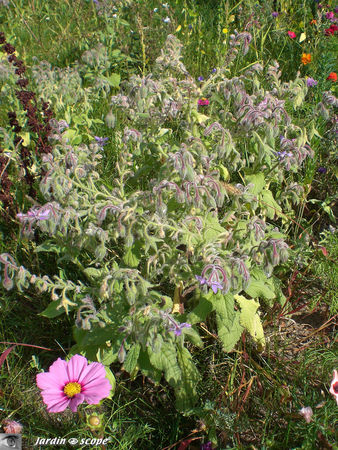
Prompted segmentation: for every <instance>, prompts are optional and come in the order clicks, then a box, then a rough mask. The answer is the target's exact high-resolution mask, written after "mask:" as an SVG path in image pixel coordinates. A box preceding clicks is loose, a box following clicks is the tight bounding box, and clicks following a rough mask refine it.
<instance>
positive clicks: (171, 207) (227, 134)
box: [0, 32, 312, 411]
mask: <svg viewBox="0 0 338 450" xmlns="http://www.w3.org/2000/svg"><path fill="white" fill-rule="evenodd" d="M230 39H231V43H230V51H229V54H228V55H227V58H226V62H225V65H224V66H223V67H221V68H219V69H217V70H216V71H213V73H212V75H211V76H210V78H209V79H207V80H206V81H204V82H203V83H199V82H198V81H196V80H194V79H193V78H192V76H190V74H189V73H188V72H187V70H186V68H185V66H184V64H183V62H182V58H181V47H182V46H181V44H180V42H179V41H178V40H177V39H176V38H175V37H174V36H171V35H170V36H168V39H167V42H166V45H165V47H164V49H163V50H162V52H161V55H160V57H159V58H158V59H157V62H156V66H155V70H154V73H152V74H149V75H148V76H146V77H143V78H142V77H139V76H135V75H133V76H132V77H131V78H130V79H129V81H127V82H124V83H122V91H121V93H120V94H118V95H116V96H114V97H112V99H111V107H112V111H111V112H110V114H113V115H114V117H115V119H116V123H117V124H118V123H120V122H121V121H122V120H124V122H125V123H127V126H126V127H125V128H124V130H123V131H115V132H114V136H113V139H114V144H115V149H116V152H117V163H116V171H115V173H114V174H113V175H112V179H111V186H108V185H107V183H103V182H102V181H101V177H100V161H101V159H102V153H103V152H104V149H103V145H101V144H102V143H103V141H102V142H101V141H99V137H97V139H96V141H95V142H94V143H92V144H90V145H85V144H80V145H76V144H73V145H71V144H70V142H69V141H68V140H67V139H66V137H65V135H64V134H65V133H66V132H64V131H62V127H58V126H56V125H57V124H55V123H53V130H54V131H53V132H54V134H53V137H54V141H53V142H54V143H53V153H51V154H46V155H43V157H42V158H43V170H44V174H45V175H44V177H43V179H42V181H41V183H40V191H41V195H42V196H43V198H44V199H45V203H44V204H43V205H42V206H41V205H35V206H33V207H32V208H31V209H29V210H28V211H27V212H26V213H20V214H19V215H18V219H19V220H20V221H21V222H22V224H23V234H24V235H26V236H27V238H28V239H32V240H33V239H34V233H35V231H36V230H39V235H40V239H41V236H43V243H42V244H41V245H39V246H37V247H36V248H35V251H36V252H54V253H56V255H57V257H58V259H57V264H58V267H59V268H60V269H62V268H64V270H60V276H55V277H54V278H50V277H49V276H48V275H43V276H42V275H35V274H32V273H30V272H29V271H28V270H27V269H26V268H25V267H23V266H20V265H19V264H17V263H16V261H14V259H13V258H12V257H11V256H10V255H9V254H2V255H0V263H1V264H2V265H3V268H4V278H3V284H4V286H5V288H6V289H10V288H12V286H13V282H15V284H16V286H17V288H18V289H19V290H22V289H25V288H28V287H29V286H30V285H34V286H35V287H36V288H37V289H38V290H39V291H40V292H48V293H49V294H50V296H51V299H52V302H51V303H50V305H49V306H48V307H47V309H46V310H45V311H44V312H43V313H42V314H43V315H44V316H46V317H49V318H51V319H52V318H54V317H56V316H58V315H60V314H62V313H63V312H66V313H67V314H74V315H75V324H76V325H75V327H74V338H75V341H76V344H75V345H74V347H73V348H72V350H71V354H76V353H81V354H83V355H85V356H86V357H87V358H88V359H90V360H92V361H94V360H96V361H99V362H101V363H103V364H105V365H109V364H111V363H112V362H114V361H117V360H118V361H120V362H121V363H123V367H124V369H125V370H126V371H128V372H129V373H130V374H131V376H132V377H135V376H136V375H137V373H138V372H139V371H141V372H142V373H143V374H144V375H145V376H147V377H150V378H151V379H152V380H154V381H155V382H159V381H160V379H161V377H162V374H163V373H164V376H165V378H166V380H167V382H168V383H169V384H170V385H171V386H172V387H173V388H174V391H175V394H176V399H177V408H178V409H180V410H182V411H183V410H187V409H189V408H191V407H192V406H193V404H194V403H195V401H196V398H197V391H196V387H197V383H198V381H199V379H200V375H199V372H198V370H197V368H196V366H195V364H194V361H193V357H192V354H191V352H190V351H189V349H192V348H193V347H192V346H191V345H190V343H192V344H193V345H195V346H199V347H202V345H203V342H202V337H203V336H201V333H203V329H205V327H206V326H208V327H209V329H210V331H212V332H215V331H217V334H218V337H219V339H220V341H221V342H222V344H223V348H224V350H225V351H231V350H232V349H233V348H234V346H235V345H236V343H237V342H238V340H239V338H240V336H241V334H242V332H243V331H244V330H247V331H248V332H249V333H250V335H251V336H252V338H253V340H254V341H255V342H256V343H257V344H258V346H259V347H263V346H264V334H263V328H262V324H261V319H260V315H259V313H258V308H259V305H260V300H263V301H265V302H267V303H268V304H272V303H274V302H275V301H282V300H283V294H282V292H281V288H280V281H279V280H278V279H277V278H276V277H275V276H274V275H273V269H274V267H275V266H276V265H278V264H280V263H283V262H285V261H286V260H287V257H288V245H287V243H286V242H285V240H284V239H285V236H284V234H283V232H282V231H281V230H282V228H281V226H283V220H284V213H283V210H282V207H283V205H284V204H285V203H286V204H289V203H292V202H294V201H297V200H298V199H299V195H301V193H302V187H301V186H298V184H297V182H296V181H297V180H296V179H295V178H294V177H295V176H296V173H297V171H298V170H299V168H300V167H301V165H302V163H303V161H304V159H305V158H306V157H307V156H309V155H311V154H312V150H311V148H310V147H309V145H308V140H307V135H306V131H305V129H302V128H299V127H298V126H296V125H295V124H293V123H292V118H291V117H290V115H292V109H291V108H290V109H291V112H290V111H288V112H287V111H286V104H285V103H286V99H289V98H299V96H300V97H302V98H303V96H304V95H305V94H306V91H307V86H306V81H305V80H304V79H299V78H297V79H296V80H294V81H293V82H290V83H288V84H286V83H281V82H280V73H279V71H278V66H277V64H276V65H274V66H271V67H269V68H267V70H265V69H264V68H263V67H262V66H261V65H260V64H258V63H256V64H253V65H251V66H250V67H249V69H247V70H246V71H244V72H243V71H242V72H243V73H242V75H240V76H237V75H236V74H235V75H234V76H231V67H232V63H233V62H234V61H235V60H236V59H237V62H238V63H240V62H241V61H240V59H241V58H242V56H243V54H244V55H245V54H246V53H247V52H248V50H249V44H250V41H251V35H250V34H249V33H247V32H244V33H236V34H234V35H232V36H231V37H230ZM239 50H241V51H239ZM246 65H247V64H246ZM266 79H267V80H268V83H269V84H270V88H269V89H270V90H265V89H264V87H263V83H265V84H266ZM297 96H298V97H297ZM201 99H203V101H202V102H201V101H199V100H201ZM206 100H208V101H206ZM295 105H296V107H297V102H295ZM277 221H278V222H277ZM277 223H279V227H280V228H281V229H279V228H278V227H277ZM69 261H71V262H72V264H73V266H74V265H75V266H76V268H77V273H78V276H77V277H76V279H74V278H75V277H74V275H73V278H72V279H69V278H68V277H67V276H66V275H65V274H66V273H67V269H66V264H67V263H68V262H69ZM201 322H203V323H204V326H203V329H202V328H200V327H199V324H200V323H201Z"/></svg>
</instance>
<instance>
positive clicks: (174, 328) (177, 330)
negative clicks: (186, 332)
mask: <svg viewBox="0 0 338 450" xmlns="http://www.w3.org/2000/svg"><path fill="white" fill-rule="evenodd" d="M190 327H191V325H190V323H185V322H183V323H176V324H175V325H174V326H172V327H170V328H169V331H173V332H174V334H175V335H176V336H181V334H182V330H183V328H190Z"/></svg>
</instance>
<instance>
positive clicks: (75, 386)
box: [63, 382, 81, 398]
mask: <svg viewBox="0 0 338 450" xmlns="http://www.w3.org/2000/svg"><path fill="white" fill-rule="evenodd" d="M63 392H64V393H65V394H66V395H67V397H69V398H72V397H74V395H76V394H79V393H80V392H81V384H79V383H75V382H72V383H67V384H66V386H65V387H64V388H63Z"/></svg>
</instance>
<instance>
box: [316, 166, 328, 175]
mask: <svg viewBox="0 0 338 450" xmlns="http://www.w3.org/2000/svg"><path fill="white" fill-rule="evenodd" d="M318 172H319V173H323V174H324V173H326V172H327V168H326V167H319V168H318Z"/></svg>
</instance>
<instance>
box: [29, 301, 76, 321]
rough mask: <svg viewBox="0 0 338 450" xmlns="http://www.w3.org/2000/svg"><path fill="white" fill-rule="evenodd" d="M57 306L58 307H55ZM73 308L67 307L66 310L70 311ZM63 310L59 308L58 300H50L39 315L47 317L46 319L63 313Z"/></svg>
mask: <svg viewBox="0 0 338 450" xmlns="http://www.w3.org/2000/svg"><path fill="white" fill-rule="evenodd" d="M57 308H59V309H57ZM72 309H74V308H71V307H70V308H69V309H68V310H69V311H71V310H72ZM64 313H65V311H64V310H63V309H61V308H60V302H59V301H57V300H55V301H52V302H51V303H50V304H49V305H48V306H47V308H46V309H44V310H43V311H42V312H41V313H39V314H38V315H39V316H43V317H48V319H54V317H58V316H61V315H62V314H64Z"/></svg>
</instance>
